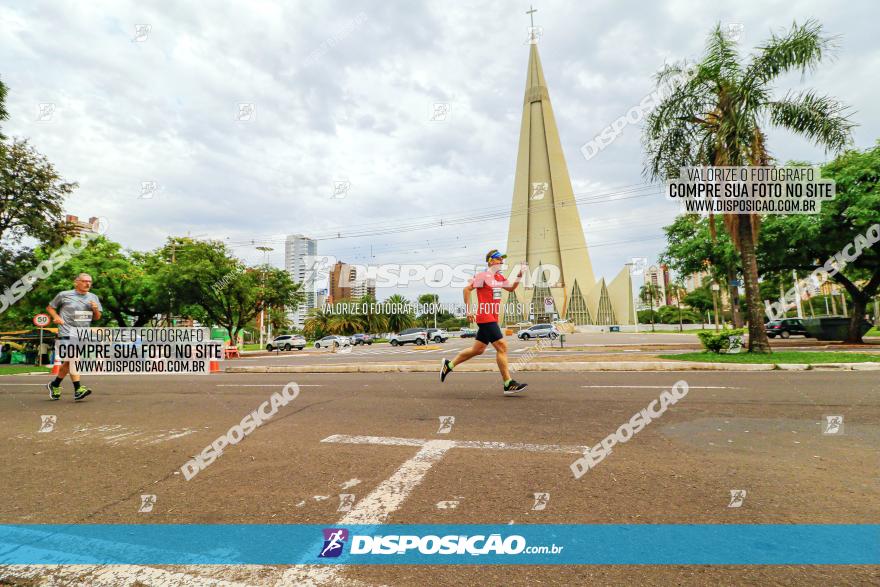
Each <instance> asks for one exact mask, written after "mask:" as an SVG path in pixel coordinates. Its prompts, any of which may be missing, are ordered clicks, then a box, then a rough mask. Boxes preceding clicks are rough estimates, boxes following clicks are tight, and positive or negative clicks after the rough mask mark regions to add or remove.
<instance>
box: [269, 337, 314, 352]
mask: <svg viewBox="0 0 880 587" xmlns="http://www.w3.org/2000/svg"><path fill="white" fill-rule="evenodd" d="M305 347H306V339H305V338H303V337H302V336H300V335H299V334H282V335H281V336H276V337H275V338H273V339H272V340H271V341H270V342H268V343H267V344H266V350H267V351H274V350H282V351H289V350H290V349H296V350H298V351H301V350H303V349H304V348H305Z"/></svg>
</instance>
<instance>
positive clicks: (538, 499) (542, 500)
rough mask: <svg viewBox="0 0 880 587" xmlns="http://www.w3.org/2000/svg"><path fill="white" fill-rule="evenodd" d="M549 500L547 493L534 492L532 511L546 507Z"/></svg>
mask: <svg viewBox="0 0 880 587" xmlns="http://www.w3.org/2000/svg"><path fill="white" fill-rule="evenodd" d="M549 501H550V494H549V493H536V494H535V503H534V505H532V511H533V512H539V511H541V510H543V509H546V508H547V503H549Z"/></svg>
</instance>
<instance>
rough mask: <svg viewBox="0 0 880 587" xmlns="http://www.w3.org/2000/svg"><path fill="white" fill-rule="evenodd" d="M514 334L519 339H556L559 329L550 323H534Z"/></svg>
mask: <svg viewBox="0 0 880 587" xmlns="http://www.w3.org/2000/svg"><path fill="white" fill-rule="evenodd" d="M516 336H517V337H518V338H519V339H520V340H529V339H530V338H549V339H550V340H556V339H557V338H558V337H559V331H558V330H556V327H555V326H553V325H552V324H535V325H534V326H530V327H529V328H526V329H525V330H521V331H519V332H518V333H517V334H516Z"/></svg>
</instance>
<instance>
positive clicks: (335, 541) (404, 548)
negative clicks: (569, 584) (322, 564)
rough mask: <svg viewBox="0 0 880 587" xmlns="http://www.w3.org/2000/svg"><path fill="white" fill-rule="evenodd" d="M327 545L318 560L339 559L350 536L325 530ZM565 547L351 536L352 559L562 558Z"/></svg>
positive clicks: (495, 538) (519, 541)
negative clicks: (424, 556)
mask: <svg viewBox="0 0 880 587" xmlns="http://www.w3.org/2000/svg"><path fill="white" fill-rule="evenodd" d="M323 534H324V543H323V545H322V547H321V552H320V553H318V558H330V557H338V556H339V555H340V554H342V552H343V549H344V546H345V543H346V542H347V541H348V539H349V532H348V530H346V529H344V528H325V529H324V530H323ZM563 548H565V547H564V546H557V545H556V544H551V545H549V546H546V545H543V546H528V545H527V544H526V539H525V537H523V536H520V535H519V534H511V535H509V536H506V537H502V536H501V534H489V535H488V536H487V535H485V534H475V535H473V536H468V535H461V534H449V535H445V536H437V535H434V534H429V535H425V536H419V535H414V534H410V535H407V534H400V535H398V534H389V535H387V536H370V535H360V534H355V535H352V536H351V548H350V550H349V553H350V554H352V555H358V554H370V555H383V554H384V555H388V554H391V555H401V554H403V555H405V554H441V555H462V554H469V555H471V556H480V555H520V554H559V553H561V552H562V549H563Z"/></svg>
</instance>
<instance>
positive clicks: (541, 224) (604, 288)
mask: <svg viewBox="0 0 880 587" xmlns="http://www.w3.org/2000/svg"><path fill="white" fill-rule="evenodd" d="M507 261H508V265H509V266H510V267H511V272H513V271H517V270H518V269H517V265H518V264H519V263H521V262H523V261H526V262H527V263H528V266H529V270H530V271H531V272H533V273H534V274H535V275H534V277H535V278H536V279H535V281H534V284H533V285H530V284H528V283H527V284H525V286H524V287H522V288H521V289H519V290H517V291H515V292H511V293H507V292H504V293H503V294H502V301H503V305H502V311H503V312H504V318H503V320H504V322H505V323H508V324H509V323H515V322H519V321H522V320H528V321H531V322H546V321H548V320H553V319H557V318H565V319H568V320H569V321H571V322H573V323H574V324H595V325H612V324H635V322H636V313H635V307H634V305H633V300H632V279H631V277H630V270H629V267H626V266H625V267H623V269H621V271H620V272H619V273H618V274H617V275H616V276H615V277H614V279H613V280H612V281H611V282H610V283H608V284H606V282H605V279H604V278H601V279H599V280H598V281H596V278H595V276H594V274H593V266H592V263H591V262H590V253H589V251H588V250H587V243H586V238H585V237H584V229H583V226H582V225H581V218H580V214H579V213H578V208H577V202H576V201H575V199H574V191H573V190H572V187H571V179H570V178H569V175H568V166H567V164H566V162H565V154H564V153H563V152H562V143H561V141H560V139H559V130H558V129H557V128H556V119H555V117H554V115H553V107H552V105H551V103H550V93H549V90H548V89H547V81H546V80H545V79H544V70H543V68H542V66H541V58H540V56H539V55H538V45H537V37H536V36H533V37H532V42H531V47H530V49H529V64H528V71H527V73H526V89H525V96H524V98H523V113H522V123H521V126H520V134H519V151H518V154H517V159H516V173H515V176H514V185H513V203H512V205H511V210H510V227H509V229H508V233H507ZM542 275H543V279H542V278H541V276H542Z"/></svg>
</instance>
